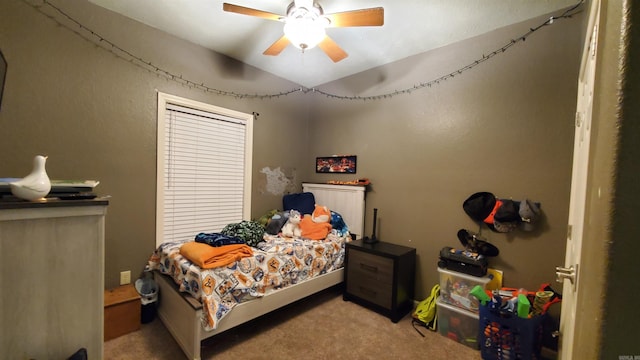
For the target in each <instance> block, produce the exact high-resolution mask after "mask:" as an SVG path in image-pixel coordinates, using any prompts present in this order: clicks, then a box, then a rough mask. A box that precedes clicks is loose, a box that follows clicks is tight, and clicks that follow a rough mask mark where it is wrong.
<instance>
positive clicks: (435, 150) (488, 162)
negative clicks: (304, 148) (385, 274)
mask: <svg viewBox="0 0 640 360" xmlns="http://www.w3.org/2000/svg"><path fill="white" fill-rule="evenodd" d="M546 19H548V16H547V17H540V18H538V19H536V20H534V21H531V22H527V23H523V24H519V25H516V26H511V27H508V28H506V29H501V30H498V31H494V32H492V33H489V34H486V35H483V36H480V37H478V38H475V39H471V40H468V41H464V42H460V43H457V44H454V45H451V46H447V47H444V48H441V49H437V50H434V51H431V52H428V53H425V54H422V55H418V56H414V57H411V58H408V59H405V60H401V61H398V62H396V63H393V64H391V65H389V66H384V67H380V68H376V69H373V70H370V71H366V72H363V73H361V74H357V75H355V76H352V77H350V78H346V79H343V80H340V81H337V82H335V83H332V84H329V85H330V89H331V91H333V92H336V93H341V94H357V95H363V96H366V95H377V94H381V93H385V92H389V91H393V90H395V89H402V88H406V87H407V86H411V85H413V84H417V83H419V82H424V81H426V80H430V79H435V78H437V77H439V76H442V75H444V74H446V73H448V72H451V71H454V70H456V69H459V68H462V67H463V66H465V65H467V64H470V63H473V62H474V61H475V60H476V59H477V58H478V57H479V56H480V57H481V56H482V54H488V53H490V52H491V51H493V50H495V49H497V48H500V47H501V46H503V45H505V44H506V43H507V42H508V41H509V40H510V39H512V38H515V37H517V36H519V35H522V34H524V33H526V32H527V31H528V30H529V28H531V27H535V26H537V25H539V24H541V23H542V22H544V21H545V20H546ZM582 33H583V17H582V16H576V17H574V18H573V19H571V20H562V21H556V22H555V23H554V24H553V25H552V26H547V27H544V28H542V29H541V30H539V31H537V32H535V33H534V34H533V35H532V36H530V37H529V38H528V39H527V40H526V41H525V42H521V43H518V44H516V45H515V46H513V47H512V48H510V49H509V50H508V51H507V52H505V53H503V54H500V55H497V56H495V57H494V58H492V59H491V60H490V61H487V62H484V63H482V64H480V65H478V66H477V67H475V68H473V69H472V70H469V71H467V72H464V73H463V74H462V75H459V76H456V77H454V78H452V79H449V80H447V81H445V82H443V83H441V84H440V85H436V86H434V87H431V88H424V89H420V90H416V91H413V92H412V93H411V94H409V95H400V96H395V97H392V98H390V99H389V98H387V99H383V100H371V101H364V102H363V101H352V102H348V101H341V100H335V99H331V98H327V97H322V96H320V95H318V96H316V98H315V99H314V103H313V105H312V108H313V110H312V112H311V114H310V116H311V119H312V121H311V123H310V133H311V134H313V136H311V138H310V141H311V149H310V153H309V154H307V156H308V158H309V161H312V158H313V157H314V156H318V155H330V154H355V155H357V156H358V173H357V177H367V178H369V179H370V180H371V182H372V184H373V185H372V186H371V191H369V192H368V193H367V195H366V201H367V216H366V225H365V228H366V231H367V233H368V234H370V233H371V231H372V218H373V208H378V217H379V219H378V225H379V226H378V229H377V232H376V233H377V235H378V236H379V238H380V239H382V240H383V241H389V242H393V243H397V244H403V245H407V246H412V247H415V248H416V249H417V253H418V262H417V264H418V272H417V297H418V298H424V297H426V296H427V295H428V293H429V290H430V289H431V286H432V285H433V284H435V283H437V282H438V281H439V280H438V273H437V271H436V267H437V261H438V253H439V250H440V249H441V248H442V247H444V246H452V247H459V246H460V243H459V241H458V239H457V237H456V234H457V232H458V230H459V229H461V228H465V229H469V230H471V231H478V229H479V228H478V226H477V225H476V224H475V223H474V222H473V221H472V220H470V219H469V217H468V216H467V215H466V214H465V213H464V211H463V209H462V203H463V201H464V200H465V199H466V198H467V197H468V196H469V195H471V194H472V193H474V192H477V191H489V192H492V193H494V194H495V195H497V196H498V197H502V198H512V199H513V200H521V199H523V198H525V197H528V198H530V199H532V200H534V201H537V202H540V203H541V204H542V210H543V213H544V221H543V222H542V224H541V225H540V228H539V230H538V231H535V232H532V233H524V232H520V231H517V232H513V233H509V234H498V233H494V232H491V231H490V230H488V228H486V227H484V228H483V230H482V235H483V236H484V237H486V238H487V239H488V240H489V241H490V242H491V243H493V244H494V245H496V246H497V247H498V248H499V249H500V256H499V257H497V258H495V259H491V261H490V265H491V266H493V267H496V268H499V269H501V270H503V271H504V282H505V285H507V286H512V287H525V288H527V289H531V290H535V289H537V288H538V287H539V286H540V284H541V283H545V282H550V283H554V280H555V266H556V265H561V264H563V263H564V253H565V238H566V228H567V227H566V223H567V217H568V200H569V189H570V180H571V161H572V156H571V153H572V150H573V121H574V114H575V109H576V85H577V75H578V67H579V56H580V50H581V45H582V40H581V37H582ZM320 175H323V176H320ZM320 175H316V174H314V176H313V178H312V179H313V180H317V181H325V180H327V179H336V178H338V179H339V178H340V176H339V175H331V176H324V174H320ZM343 177H344V178H348V177H349V176H343ZM552 285H553V286H554V287H555V288H557V289H558V290H561V288H562V287H561V286H560V284H557V285H555V284H552Z"/></svg>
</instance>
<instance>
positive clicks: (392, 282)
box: [343, 240, 416, 323]
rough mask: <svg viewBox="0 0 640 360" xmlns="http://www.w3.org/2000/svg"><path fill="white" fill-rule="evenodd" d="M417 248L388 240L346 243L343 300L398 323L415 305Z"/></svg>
mask: <svg viewBox="0 0 640 360" xmlns="http://www.w3.org/2000/svg"><path fill="white" fill-rule="evenodd" d="M415 269H416V249H414V248H410V247H406V246H402V245H396V244H391V243H386V242H377V243H375V244H366V243H364V242H363V241H362V240H356V241H352V242H350V243H347V246H346V261H345V290H344V295H343V299H344V300H349V301H353V302H356V303H358V304H360V305H364V306H366V307H368V308H371V309H372V310H375V311H377V312H379V313H381V314H383V315H385V316H388V317H389V318H390V319H391V321H393V322H394V323H395V322H398V321H399V320H400V319H401V318H402V317H404V316H405V315H406V314H407V313H409V312H410V311H411V309H412V308H413V296H414V283H415Z"/></svg>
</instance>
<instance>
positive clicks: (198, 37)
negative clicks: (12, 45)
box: [89, 0, 578, 87]
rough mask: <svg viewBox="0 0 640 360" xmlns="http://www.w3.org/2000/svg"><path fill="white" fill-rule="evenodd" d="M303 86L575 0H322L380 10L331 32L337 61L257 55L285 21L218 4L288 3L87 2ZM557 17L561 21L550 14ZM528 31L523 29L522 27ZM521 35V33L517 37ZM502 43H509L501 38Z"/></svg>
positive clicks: (281, 2)
mask: <svg viewBox="0 0 640 360" xmlns="http://www.w3.org/2000/svg"><path fill="white" fill-rule="evenodd" d="M89 1H90V2H92V3H95V4H97V5H99V6H102V7H104V8H107V9H110V10H112V11H114V12H117V13H120V14H122V15H125V16H127V17H130V18H133V19H135V20H138V21H140V22H142V23H144V24H147V25H149V26H152V27H154V28H157V29H160V30H163V31H165V32H168V33H170V34H173V35H175V36H177V37H180V38H183V39H185V40H188V41H190V42H193V43H196V44H199V45H202V46H204V47H207V48H210V49H211V50H214V51H215V52H218V53H221V54H224V55H227V56H229V57H232V58H234V59H237V60H240V61H242V62H244V63H246V64H249V65H252V66H254V67H257V68H259V69H262V70H264V71H267V72H270V73H272V74H274V75H277V76H279V77H281V78H284V79H287V80H290V81H292V82H295V83H297V84H299V85H302V86H305V87H314V86H318V85H321V84H324V83H327V82H330V81H333V80H336V79H340V78H343V77H345V76H349V75H352V74H356V73H359V72H361V71H364V70H367V69H371V68H374V67H377V66H380V65H384V64H387V63H390V62H393V61H396V60H400V59H403V58H406V57H408V56H411V55H415V54H419V53H423V52H425V51H429V50H431V49H435V48H438V47H441V46H445V45H447V44H451V43H455V42H458V41H461V40H464V39H467V38H470V37H474V36H477V35H480V34H483V33H486V32H489V31H492V30H494V29H497V28H500V27H504V26H507V25H511V24H514V23H518V22H522V21H525V20H528V19H531V18H534V17H537V16H540V15H543V14H547V13H552V12H556V11H558V10H561V9H564V8H566V7H568V6H571V5H573V4H575V3H577V2H578V0H320V1H318V2H319V3H320V5H322V7H323V9H324V12H325V13H326V14H330V13H335V12H342V11H349V10H356V9H361V8H372V7H383V8H384V25H383V26H381V27H348V28H329V29H327V35H329V36H330V37H331V38H332V39H333V40H334V41H335V42H336V43H338V45H340V47H342V49H344V50H345V51H346V52H347V53H348V54H349V56H348V57H347V58H346V59H344V60H342V61H340V62H338V63H334V62H332V61H331V59H329V58H328V57H327V56H326V55H325V54H324V53H323V52H322V50H320V49H319V48H317V47H316V48H313V49H310V50H307V51H306V52H305V53H304V54H303V53H302V52H301V51H300V50H298V49H297V48H295V47H294V46H292V45H289V46H288V47H287V48H286V49H285V50H284V51H283V52H282V53H281V54H280V55H279V56H266V55H262V52H263V51H264V50H265V49H267V48H268V47H269V46H270V45H271V44H272V43H273V42H274V41H276V40H277V39H279V38H280V37H281V36H282V28H283V23H281V22H278V21H272V20H266V19H262V18H258V17H252V16H247V15H240V14H236V13H230V12H224V11H222V3H223V2H228V3H231V4H234V5H240V6H244V7H250V8H255V9H259V10H263V11H268V12H272V13H276V14H281V15H285V12H286V8H287V6H288V4H289V3H290V2H291V0H134V1H132V0H89ZM554 15H558V14H555V13H554ZM524 30H526V29H524ZM514 35H521V34H514ZM505 40H506V39H505Z"/></svg>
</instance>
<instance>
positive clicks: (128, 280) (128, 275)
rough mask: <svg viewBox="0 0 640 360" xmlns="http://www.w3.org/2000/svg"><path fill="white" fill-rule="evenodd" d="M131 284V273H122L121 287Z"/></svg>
mask: <svg viewBox="0 0 640 360" xmlns="http://www.w3.org/2000/svg"><path fill="white" fill-rule="evenodd" d="M127 284H131V271H129V270H127V271H121V272H120V285H127Z"/></svg>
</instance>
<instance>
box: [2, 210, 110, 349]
mask: <svg viewBox="0 0 640 360" xmlns="http://www.w3.org/2000/svg"><path fill="white" fill-rule="evenodd" d="M107 205H108V201H106V200H102V199H94V200H68V201H61V200H53V201H48V202H41V203H39V202H36V203H30V202H0V358H3V359H4V358H5V356H7V357H6V358H7V359H66V358H68V357H69V356H71V355H72V354H74V353H75V352H76V351H77V350H78V349H80V348H85V349H87V353H88V357H89V358H90V359H102V357H103V336H104V335H103V334H104V330H103V327H104V325H103V317H104V316H103V301H104V300H103V298H104V226H105V214H106V211H107Z"/></svg>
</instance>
